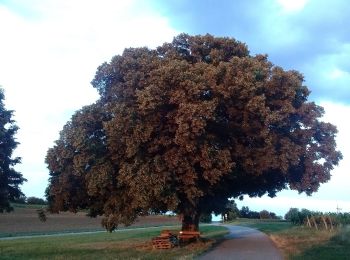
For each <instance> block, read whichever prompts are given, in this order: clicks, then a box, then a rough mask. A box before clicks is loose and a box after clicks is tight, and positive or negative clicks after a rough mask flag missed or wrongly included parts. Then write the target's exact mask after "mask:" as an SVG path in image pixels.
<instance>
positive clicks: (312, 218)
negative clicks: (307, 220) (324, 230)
mask: <svg viewBox="0 0 350 260" xmlns="http://www.w3.org/2000/svg"><path fill="white" fill-rule="evenodd" d="M311 220H312V222H313V223H314V225H315V228H316V230H318V226H317V223H316V219H315V217H314V216H312V217H311Z"/></svg>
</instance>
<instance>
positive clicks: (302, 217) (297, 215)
mask: <svg viewBox="0 0 350 260" xmlns="http://www.w3.org/2000/svg"><path fill="white" fill-rule="evenodd" d="M320 216H326V217H330V218H331V219H332V222H333V224H335V225H339V224H341V225H349V224H350V212H344V213H336V212H326V213H324V212H318V211H312V210H308V209H301V210H299V209H298V208H290V209H289V210H288V212H287V213H286V214H285V216H284V218H285V219H286V220H288V221H290V222H292V223H293V224H295V225H304V224H305V223H306V221H307V217H309V218H310V217H320Z"/></svg>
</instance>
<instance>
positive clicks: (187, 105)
mask: <svg viewBox="0 0 350 260" xmlns="http://www.w3.org/2000/svg"><path fill="white" fill-rule="evenodd" d="M92 85H93V86H94V87H95V88H96V89H97V90H98V92H99V94H100V99H99V100H98V101H97V102H96V103H95V104H92V105H90V106H86V107H84V108H82V109H81V110H79V111H77V112H76V113H75V115H74V116H73V117H72V119H71V120H70V121H69V122H68V123H67V124H66V125H65V126H64V128H63V130H62V132H61V134H60V138H59V140H57V141H56V144H55V146H54V147H53V148H51V149H50V150H49V151H48V153H47V158H46V162H47V164H48V168H49V170H50V183H49V187H48V189H47V198H48V201H49V203H50V209H51V210H52V211H59V210H71V211H76V210H78V209H80V208H87V209H89V210H90V215H91V216H96V215H100V214H104V215H105V219H104V221H103V225H104V226H105V227H106V228H107V229H108V230H113V229H115V228H116V227H117V226H118V224H120V223H123V224H130V223H132V222H133V221H134V220H135V219H136V218H137V216H139V215H143V214H147V213H148V212H149V211H150V210H152V211H155V212H157V211H160V212H162V211H163V212H165V211H167V210H172V211H174V212H176V213H179V214H181V215H182V216H183V218H182V219H183V227H182V228H183V229H194V230H196V229H198V221H199V216H200V215H201V214H202V213H210V212H212V211H214V212H215V213H221V212H222V211H223V210H224V209H225V206H226V204H227V202H228V198H237V197H240V196H242V195H244V194H248V195H249V196H262V195H263V194H266V193H267V194H268V195H270V196H274V195H275V194H276V192H278V191H280V190H282V189H285V188H288V187H289V188H291V189H295V190H298V191H299V192H306V193H307V194H311V193H312V192H314V191H316V190H317V189H318V187H319V185H320V184H321V183H324V182H327V181H328V180H329V179H330V171H331V170H332V169H333V166H334V165H336V164H337V163H338V161H339V160H340V158H341V154H340V153H339V152H338V151H336V144H335V135H336V132H337V130H336V128H335V127H334V126H333V125H331V124H329V123H324V122H321V121H320V120H319V119H320V117H321V116H322V115H323V113H324V111H323V108H322V107H320V106H318V105H316V104H315V103H313V102H307V98H308V95H309V90H308V89H307V87H306V86H304V85H303V77H302V75H301V74H300V73H298V72H297V71H284V70H283V69H282V68H280V67H277V66H274V65H273V64H272V63H271V62H269V61H268V59H267V56H264V55H256V56H251V55H250V54H249V51H248V49H247V47H246V45H244V44H243V43H240V42H238V41H236V40H234V39H231V38H215V37H213V36H211V35H205V36H189V35H186V34H181V35H179V36H177V37H176V38H174V40H173V42H172V43H165V44H163V45H162V46H160V47H158V48H157V49H154V50H150V49H148V48H130V49H126V50H125V51H124V53H123V54H122V55H117V56H115V57H113V59H112V60H111V62H109V63H104V64H102V65H101V66H100V67H99V68H98V70H97V73H96V76H95V78H94V80H93V81H92Z"/></svg>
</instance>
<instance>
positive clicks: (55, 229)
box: [0, 204, 180, 238]
mask: <svg viewBox="0 0 350 260" xmlns="http://www.w3.org/2000/svg"><path fill="white" fill-rule="evenodd" d="M14 207H15V210H14V211H13V212H11V213H4V214H0V238H1V237H8V236H23V235H38V234H55V233H67V232H84V231H103V230H104V229H103V228H102V226H101V217H97V218H89V217H87V216H86V213H84V212H78V213H76V214H74V213H69V212H62V213H60V214H47V221H46V222H41V221H40V220H39V218H38V214H37V211H36V210H37V209H38V208H41V207H42V206H40V205H21V204H18V205H17V204H15V205H14ZM179 224H180V221H179V219H178V218H177V217H169V216H147V217H143V218H139V219H138V220H137V221H136V222H135V223H134V224H133V225H132V226H131V227H147V226H160V225H162V226H164V225H179Z"/></svg>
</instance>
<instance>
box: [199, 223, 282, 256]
mask: <svg viewBox="0 0 350 260" xmlns="http://www.w3.org/2000/svg"><path fill="white" fill-rule="evenodd" d="M224 227H227V228H228V229H229V230H230V233H229V234H228V235H226V237H225V240H224V241H223V242H221V243H220V244H218V245H217V246H216V247H214V248H213V249H212V250H211V251H209V252H207V253H206V254H204V255H202V256H200V257H199V259H201V260H224V259H235V260H243V259H247V260H255V259H256V260H265V259H266V260H282V259H283V256H282V254H281V252H280V251H279V250H278V249H277V248H276V246H275V245H274V244H273V242H272V241H271V240H270V238H269V237H268V236H267V235H266V234H264V233H262V232H260V231H258V230H256V229H253V228H249V227H242V226H232V225H224Z"/></svg>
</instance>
